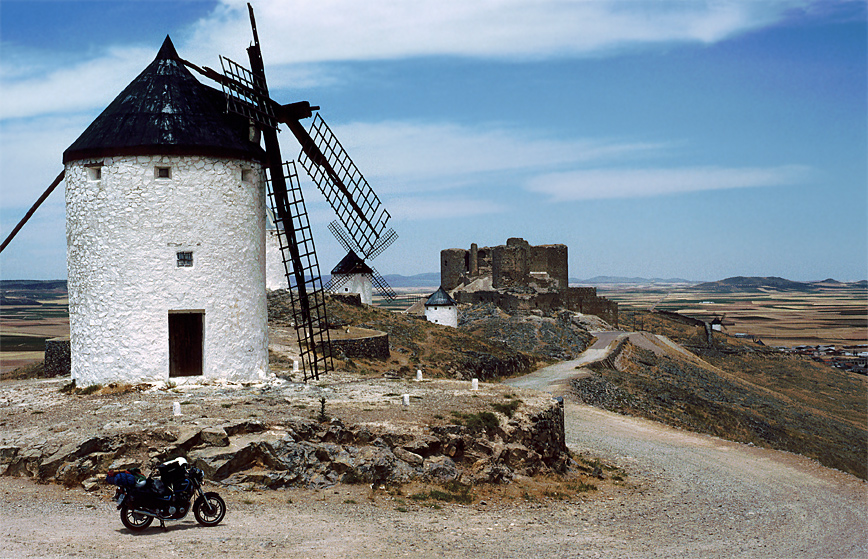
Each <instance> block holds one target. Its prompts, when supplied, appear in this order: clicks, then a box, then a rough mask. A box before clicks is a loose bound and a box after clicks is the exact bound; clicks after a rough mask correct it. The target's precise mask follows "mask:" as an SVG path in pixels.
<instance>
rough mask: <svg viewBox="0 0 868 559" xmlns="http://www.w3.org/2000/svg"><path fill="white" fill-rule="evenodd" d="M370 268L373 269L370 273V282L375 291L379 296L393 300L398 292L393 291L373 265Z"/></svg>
mask: <svg viewBox="0 0 868 559" xmlns="http://www.w3.org/2000/svg"><path fill="white" fill-rule="evenodd" d="M371 270H373V271H374V273H373V274H372V275H371V284H372V285H373V287H374V288H375V289H376V291H375V293H376V294H377V295H380V296H381V297H385V298H386V299H390V300H395V298H396V297H397V296H398V294H397V293H395V290H394V289H392V286H391V285H389V283H388V282H387V281H386V278H384V277H383V276H382V275H381V274H380V272H378V271H377V269H376V268H374V267H373V266H372V267H371Z"/></svg>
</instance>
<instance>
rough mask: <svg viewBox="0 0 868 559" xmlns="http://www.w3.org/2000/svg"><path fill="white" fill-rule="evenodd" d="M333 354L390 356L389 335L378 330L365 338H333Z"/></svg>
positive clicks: (380, 357) (378, 357) (385, 357)
mask: <svg viewBox="0 0 868 559" xmlns="http://www.w3.org/2000/svg"><path fill="white" fill-rule="evenodd" d="M330 343H331V346H332V354H340V353H342V354H343V356H344V357H373V358H375V359H388V358H389V355H390V354H389V335H388V334H387V333H385V332H378V333H377V334H375V335H372V336H368V337H364V338H351V339H346V340H331V342H330Z"/></svg>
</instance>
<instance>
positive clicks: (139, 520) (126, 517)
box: [121, 504, 154, 532]
mask: <svg viewBox="0 0 868 559" xmlns="http://www.w3.org/2000/svg"><path fill="white" fill-rule="evenodd" d="M153 521H154V517H153V516H148V515H146V514H139V513H137V512H134V511H133V510H132V509H131V508H130V507H129V506H127V505H126V504H124V505H123V506H122V507H121V522H123V523H124V526H126V527H127V528H129V529H130V530H133V531H135V532H138V531H140V530H144V529H145V528H147V527H148V526H150V525H151V522H153Z"/></svg>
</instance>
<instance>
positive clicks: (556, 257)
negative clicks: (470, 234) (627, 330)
mask: <svg viewBox="0 0 868 559" xmlns="http://www.w3.org/2000/svg"><path fill="white" fill-rule="evenodd" d="M568 270H569V268H568V264H567V246H566V245H562V244H555V245H539V246H532V245H531V244H530V243H528V242H527V241H525V240H524V239H521V238H510V239H508V240H507V241H506V244H505V245H498V246H495V247H482V248H479V247H478V246H477V245H476V243H473V244H471V245H470V250H467V249H463V248H447V249H444V250H442V251H440V284H441V286H442V287H443V289H445V290H446V291H449V292H451V293H452V297H453V298H454V299H455V300H456V301H457V302H458V303H471V304H475V303H493V304H495V305H497V306H498V307H499V308H501V309H503V310H504V311H506V312H508V313H514V312H517V311H529V310H534V309H537V310H542V311H550V310H554V309H557V308H565V309H568V310H571V311H576V312H580V313H582V314H592V315H595V316H598V317H600V318H602V319H603V320H605V321H606V322H608V323H610V324H612V325H613V326H617V325H618V304H617V303H615V302H614V301H609V300H608V299H605V298H603V297H598V296H597V289H596V288H595V287H570V285H569V271H568Z"/></svg>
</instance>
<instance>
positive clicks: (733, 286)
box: [693, 276, 868, 293]
mask: <svg viewBox="0 0 868 559" xmlns="http://www.w3.org/2000/svg"><path fill="white" fill-rule="evenodd" d="M865 286H868V281H857V282H852V283H844V282H840V281H838V280H835V279H832V278H827V279H824V280H823V281H808V282H801V281H791V280H788V279H784V278H779V277H777V276H771V277H745V276H736V277H732V278H726V279H723V280H720V281H711V282H705V283H700V284H697V285H694V286H693V289H696V290H698V291H718V292H721V293H731V292H736V291H756V290H760V289H776V290H778V291H813V290H816V289H820V288H824V287H825V288H830V287H831V288H836V287H840V288H852V287H865Z"/></svg>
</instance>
